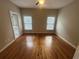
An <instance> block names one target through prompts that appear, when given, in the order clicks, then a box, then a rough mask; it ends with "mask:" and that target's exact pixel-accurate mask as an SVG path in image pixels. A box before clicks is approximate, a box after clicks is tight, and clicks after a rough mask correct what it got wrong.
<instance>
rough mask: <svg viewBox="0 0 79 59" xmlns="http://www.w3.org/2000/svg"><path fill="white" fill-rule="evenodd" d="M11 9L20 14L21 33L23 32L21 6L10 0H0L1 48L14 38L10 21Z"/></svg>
mask: <svg viewBox="0 0 79 59" xmlns="http://www.w3.org/2000/svg"><path fill="white" fill-rule="evenodd" d="M10 10H12V11H14V12H17V13H18V14H19V15H18V17H19V25H20V33H22V23H21V16H20V10H19V8H18V7H17V6H15V5H14V4H13V3H11V2H10V1H9V0H0V50H1V49H2V48H4V47H5V46H6V45H7V44H9V43H10V42H11V41H13V40H14V37H13V32H12V27H11V22H10V14H9V11H10Z"/></svg>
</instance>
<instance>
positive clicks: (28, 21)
mask: <svg viewBox="0 0 79 59" xmlns="http://www.w3.org/2000/svg"><path fill="white" fill-rule="evenodd" d="M24 29H25V30H32V17H31V16H24Z"/></svg>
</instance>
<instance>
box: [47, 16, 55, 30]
mask: <svg viewBox="0 0 79 59" xmlns="http://www.w3.org/2000/svg"><path fill="white" fill-rule="evenodd" d="M49 17H53V18H54V22H52V23H49V22H48V18H49ZM49 24H52V28H51V29H50V28H48V26H49ZM55 24H56V17H55V16H48V17H47V21H46V30H47V31H53V30H55Z"/></svg>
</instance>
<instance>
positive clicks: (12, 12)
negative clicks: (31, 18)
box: [9, 10, 20, 40]
mask: <svg viewBox="0 0 79 59" xmlns="http://www.w3.org/2000/svg"><path fill="white" fill-rule="evenodd" d="M12 14H16V15H17V16H18V13H17V12H14V11H11V10H10V11H9V15H10V23H11V28H12V33H13V37H14V40H16V39H17V38H15V34H14V30H13V25H12V21H11V19H12ZM18 19H19V18H18ZM17 21H18V28H19V20H17ZM19 33H20V30H19Z"/></svg>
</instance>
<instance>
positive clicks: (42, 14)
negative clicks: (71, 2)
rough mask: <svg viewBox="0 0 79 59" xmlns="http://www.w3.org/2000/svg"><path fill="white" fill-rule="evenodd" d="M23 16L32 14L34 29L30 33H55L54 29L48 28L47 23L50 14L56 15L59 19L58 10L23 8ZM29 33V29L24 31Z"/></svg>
mask: <svg viewBox="0 0 79 59" xmlns="http://www.w3.org/2000/svg"><path fill="white" fill-rule="evenodd" d="M21 13H22V18H23V16H32V20H33V21H32V22H33V29H32V31H30V33H53V32H55V30H54V31H47V30H46V23H47V17H48V16H54V17H56V19H57V15H58V10H52V9H33V8H26V9H25V8H23V9H21ZM24 32H27V33H29V31H24Z"/></svg>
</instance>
